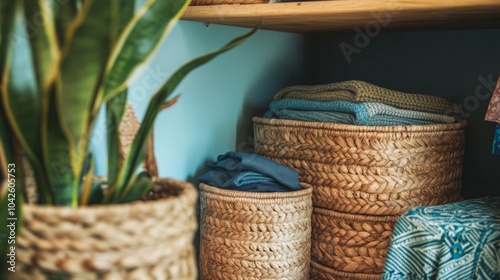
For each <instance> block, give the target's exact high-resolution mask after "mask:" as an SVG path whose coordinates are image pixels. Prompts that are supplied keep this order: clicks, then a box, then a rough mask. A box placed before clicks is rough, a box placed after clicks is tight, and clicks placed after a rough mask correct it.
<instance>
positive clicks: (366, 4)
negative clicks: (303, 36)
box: [183, 0, 500, 33]
mask: <svg viewBox="0 0 500 280" xmlns="http://www.w3.org/2000/svg"><path fill="white" fill-rule="evenodd" d="M384 15H385V18H384V17H383V16H384ZM377 16H382V17H381V18H379V19H377ZM183 19H184V20H189V21H198V22H204V23H211V24H223V25H231V26H242V27H254V26H255V25H257V24H258V23H260V24H261V28H262V29H268V30H277V31H288V32H301V33H304V32H324V31H353V28H354V27H359V28H360V29H362V30H364V29H365V28H366V27H368V26H370V25H374V23H376V22H377V20H378V21H379V22H380V25H379V26H381V28H382V29H383V30H386V29H387V30H400V29H405V30H408V29H429V28H432V29H443V28H485V27H500V0H333V1H311V2H293V3H272V4H271V3H270V4H250V5H238V4H231V5H211V6H190V7H189V8H188V9H187V11H186V13H185V14H184V16H183ZM385 21H387V24H385ZM384 25H385V26H384ZM370 28H372V30H374V31H375V30H376V26H373V27H370Z"/></svg>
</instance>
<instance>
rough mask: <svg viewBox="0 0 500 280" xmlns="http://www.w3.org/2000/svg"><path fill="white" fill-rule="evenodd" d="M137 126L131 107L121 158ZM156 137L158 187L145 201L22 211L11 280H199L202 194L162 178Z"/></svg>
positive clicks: (147, 164) (150, 155)
mask: <svg viewBox="0 0 500 280" xmlns="http://www.w3.org/2000/svg"><path fill="white" fill-rule="evenodd" d="M139 126H140V124H139V122H138V120H137V118H136V116H135V114H134V112H133V109H132V107H131V106H130V104H127V108H126V112H125V115H124V119H123V121H122V124H121V126H120V128H119V135H120V142H121V146H122V151H121V153H122V157H123V156H124V155H125V154H126V153H127V151H128V149H129V148H130V144H131V143H132V141H131V139H133V137H135V135H136V133H137V130H138V129H139ZM152 139H153V137H152V134H151V136H150V138H149V142H148V143H147V147H146V159H145V161H144V168H145V169H146V170H148V172H149V174H150V175H151V176H152V179H153V181H154V182H155V186H154V189H153V192H150V194H148V195H147V196H146V197H144V199H143V200H142V201H135V202H132V203H127V204H114V205H99V206H88V207H81V208H76V209H73V208H69V207H60V206H40V205H34V204H26V205H24V206H23V227H22V228H21V231H20V233H19V234H18V236H17V240H16V255H17V259H16V261H17V262H16V264H17V267H16V272H15V273H12V274H9V279H15V280H17V279H20V280H45V279H75V280H76V279H78V280H81V279H85V280H87V279H88V280H90V279H109V280H114V279H141V280H143V279H145V280H147V279H151V280H156V279H171V280H194V279H196V278H197V269H196V263H195V252H194V251H195V250H194V245H193V238H194V233H195V231H196V228H197V222H196V211H195V209H196V201H197V199H198V194H197V191H196V189H195V187H194V186H193V185H192V184H189V183H186V182H180V181H175V180H170V179H159V178H158V168H157V166H156V160H155V157H154V151H153V140H152ZM24 174H29V173H24ZM24 179H25V180H26V181H30V182H34V180H31V179H30V178H24ZM94 179H95V180H100V181H104V182H105V181H106V178H102V177H99V178H97V177H95V178H94ZM28 187H29V188H31V191H34V190H36V186H35V185H34V184H32V185H30V186H28ZM33 197H34V198H36V194H35V195H33Z"/></svg>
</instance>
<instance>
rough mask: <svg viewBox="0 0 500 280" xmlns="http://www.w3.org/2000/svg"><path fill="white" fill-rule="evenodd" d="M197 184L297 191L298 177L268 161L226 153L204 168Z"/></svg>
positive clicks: (298, 188)
mask: <svg viewBox="0 0 500 280" xmlns="http://www.w3.org/2000/svg"><path fill="white" fill-rule="evenodd" d="M207 167H209V168H210V170H209V171H207V172H206V173H204V174H202V175H201V176H199V177H198V181H200V182H202V183H205V184H208V185H212V186H216V187H219V188H224V189H229V190H242V191H259V192H266V191H267V192H276V191H294V190H301V189H302V188H301V187H300V184H299V173H298V172H297V171H295V170H293V169H291V168H289V167H287V166H284V165H281V164H279V163H277V162H274V161H272V160H270V159H268V158H265V157H262V156H259V155H256V154H249V153H239V152H228V153H226V154H224V155H219V156H218V157H217V161H215V162H210V163H208V164H207Z"/></svg>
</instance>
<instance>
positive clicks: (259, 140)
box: [253, 117, 466, 216]
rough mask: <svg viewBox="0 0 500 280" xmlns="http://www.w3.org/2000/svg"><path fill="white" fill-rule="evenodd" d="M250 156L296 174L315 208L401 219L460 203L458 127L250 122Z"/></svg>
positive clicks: (461, 133) (461, 136) (461, 137)
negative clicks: (252, 142) (310, 192)
mask: <svg viewBox="0 0 500 280" xmlns="http://www.w3.org/2000/svg"><path fill="white" fill-rule="evenodd" d="M253 121H254V130H255V152H256V153H257V154H260V155H263V156H266V157H268V158H270V159H272V160H274V161H277V162H279V163H281V164H284V165H287V166H290V167H292V168H294V169H296V170H297V171H299V173H300V180H301V182H305V183H308V184H311V185H313V186H314V192H313V204H314V206H316V207H322V208H326V209H331V210H336V211H341V212H346V213H358V214H369V215H397V216H399V215H401V214H403V213H404V212H406V211H407V210H409V209H410V208H413V207H415V206H420V205H437V204H443V203H449V202H452V201H457V200H459V199H460V184H461V177H462V161H463V154H464V128H465V125H466V124H465V122H463V123H455V124H436V125H415V126H354V125H345V124H336V123H321V122H304V121H294V120H282V119H266V118H259V117H256V118H254V119H253Z"/></svg>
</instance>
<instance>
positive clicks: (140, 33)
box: [99, 0, 190, 102]
mask: <svg viewBox="0 0 500 280" xmlns="http://www.w3.org/2000/svg"><path fill="white" fill-rule="evenodd" d="M189 2H190V1H189V0H168V1H163V0H148V1H147V2H146V3H145V4H144V5H143V6H142V7H141V8H140V10H139V11H138V12H137V13H136V14H135V16H134V17H133V18H132V19H131V20H130V22H129V23H128V25H127V26H126V27H125V30H124V31H123V32H122V34H121V36H120V38H119V40H118V43H117V44H116V48H115V49H114V50H113V53H112V55H111V59H110V61H109V62H108V66H107V68H106V73H105V83H104V85H103V89H102V91H103V92H102V93H100V94H102V96H99V98H102V99H103V100H104V101H105V102H106V101H107V100H109V99H111V98H112V97H113V96H115V95H116V94H118V93H120V92H121V91H123V90H124V89H125V88H126V87H127V85H128V84H129V82H130V81H131V80H132V79H133V78H134V77H135V76H137V75H138V74H140V73H141V70H142V69H144V66H145V65H146V64H147V63H148V62H149V60H150V59H151V57H152V56H153V54H154V52H155V50H156V49H157V48H158V47H159V45H160V43H161V42H162V40H163V38H165V36H166V35H167V34H168V33H169V31H170V30H171V28H172V27H173V25H174V24H175V23H176V22H177V20H178V19H179V18H180V17H181V15H182V14H183V12H184V11H185V9H186V8H187V6H188V4H189Z"/></svg>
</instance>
